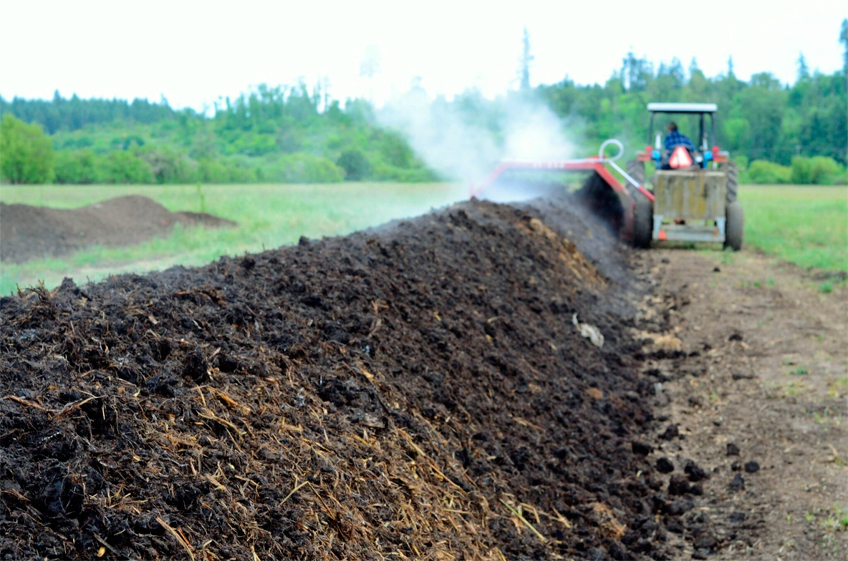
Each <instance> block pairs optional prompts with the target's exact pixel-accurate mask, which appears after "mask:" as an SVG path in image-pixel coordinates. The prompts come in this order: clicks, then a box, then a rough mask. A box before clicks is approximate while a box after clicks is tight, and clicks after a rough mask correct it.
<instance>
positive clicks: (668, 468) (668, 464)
mask: <svg viewBox="0 0 848 561" xmlns="http://www.w3.org/2000/svg"><path fill="white" fill-rule="evenodd" d="M657 471H658V472H660V473H671V472H673V471H674V463H672V461H671V460H669V459H668V458H666V457H662V458H659V459H658V460H657Z"/></svg>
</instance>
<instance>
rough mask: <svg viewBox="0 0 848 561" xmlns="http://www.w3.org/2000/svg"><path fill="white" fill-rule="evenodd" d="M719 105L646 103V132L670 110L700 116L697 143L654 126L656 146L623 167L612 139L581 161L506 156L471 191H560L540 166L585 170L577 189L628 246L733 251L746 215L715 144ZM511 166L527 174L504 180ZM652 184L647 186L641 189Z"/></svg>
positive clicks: (503, 197)
mask: <svg viewBox="0 0 848 561" xmlns="http://www.w3.org/2000/svg"><path fill="white" fill-rule="evenodd" d="M717 110H718V109H717V107H716V105H715V104H714V103H649V104H648V111H649V112H650V114H651V124H650V129H649V133H648V134H649V139H651V138H652V137H653V135H654V133H655V131H654V121H655V117H656V115H660V114H672V115H681V116H683V117H684V118H685V119H688V120H689V121H690V123H691V122H692V121H693V120H695V121H697V129H698V136H697V137H696V139H695V143H693V142H692V141H688V139H687V142H688V144H686V145H676V146H670V147H669V146H667V145H664V142H663V139H662V134H661V133H659V132H656V137H655V138H654V145H653V146H651V145H650V144H648V145H647V146H646V147H645V149H644V151H640V152H639V153H638V156H637V158H636V159H635V160H632V161H629V162H627V165H626V168H627V169H626V170H623V169H621V167H619V166H618V164H616V163H615V162H616V160H618V159H619V158H620V157H621V155H622V153H623V147H622V144H621V142H619V141H618V140H615V139H611V140H607V141H606V142H604V143H603V144H601V148H600V150H599V151H598V155H597V156H592V157H590V158H585V159H582V160H564V161H557V162H527V161H508V162H503V163H501V164H500V165H499V166H498V167H497V168H496V169H495V171H493V172H492V173H491V174H490V175H489V177H487V178H486V179H485V180H484V181H483V182H482V183H481V184H479V185H477V186H475V187H472V189H471V195H472V196H474V197H480V198H486V199H492V200H496V201H502V202H507V201H514V200H518V199H522V198H523V199H527V198H532V197H534V196H536V197H537V196H556V195H557V194H558V193H563V191H564V185H563V184H562V183H550V182H548V183H545V182H544V181H541V182H540V181H539V176H541V175H543V173H544V172H588V173H590V174H591V175H590V176H589V179H588V180H587V181H586V182H585V183H584V184H583V187H582V188H580V189H578V190H577V191H576V192H575V193H574V194H575V195H576V196H577V197H579V198H580V199H582V201H583V202H584V203H585V204H586V205H587V206H588V207H589V208H590V209H591V210H592V211H593V212H594V213H595V214H597V215H598V216H600V217H601V218H602V219H604V220H606V221H607V222H608V223H609V224H610V226H611V227H612V228H613V229H614V230H615V231H616V232H617V233H618V235H619V237H621V238H622V239H623V240H625V241H627V242H628V243H630V244H632V245H633V246H635V247H641V248H649V247H651V246H652V245H668V244H686V245H691V244H711V245H714V246H715V245H718V246H719V247H725V248H731V249H734V250H737V251H738V250H740V249H741V248H742V234H743V231H744V219H745V217H744V213H743V210H742V206H741V205H740V204H739V202H738V201H737V198H736V195H737V191H738V185H737V172H736V164H735V163H734V162H733V161H731V160H730V158H729V157H728V154H727V152H724V151H722V150H720V149H719V147H718V146H717V145H716V143H715V113H716V111H717ZM707 117H709V125H710V127H709V128H708V127H707V126H706V124H707V123H706V118H707ZM669 128H672V127H671V126H669ZM693 128H694V127H693ZM674 130H677V129H676V124H675V125H674ZM609 145H614V146H617V147H618V153H616V154H615V155H613V156H607V155H605V151H606V148H607V147H608V146H609ZM649 162H650V163H651V164H652V167H653V168H655V169H656V171H655V172H654V173H653V175H652V177H651V179H650V182H647V181H646V169H645V164H646V163H649ZM613 171H615V172H617V174H618V176H619V177H621V178H622V179H621V180H619V179H618V177H616V175H615V174H614V173H613ZM513 172H519V174H523V175H524V176H525V179H523V180H516V179H512V180H506V181H505V180H504V178H505V176H507V175H509V174H513V175H516V174H514V173H513ZM528 172H530V173H528ZM528 175H529V176H530V179H529V180H528V177H527V176H528ZM534 176H535V177H534ZM649 184H650V185H652V187H651V189H648V188H646V187H647V185H649Z"/></svg>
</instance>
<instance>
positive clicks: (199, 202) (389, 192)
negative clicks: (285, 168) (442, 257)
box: [0, 183, 467, 295]
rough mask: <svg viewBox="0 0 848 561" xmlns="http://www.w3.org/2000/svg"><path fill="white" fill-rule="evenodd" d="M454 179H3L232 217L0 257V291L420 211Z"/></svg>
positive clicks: (53, 193) (42, 202)
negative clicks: (47, 254) (119, 240)
mask: <svg viewBox="0 0 848 561" xmlns="http://www.w3.org/2000/svg"><path fill="white" fill-rule="evenodd" d="M466 193H467V191H466V190H465V188H464V187H462V186H459V185H455V184H446V183H439V184H397V183H343V184H331V185H245V186H241V185H225V186H221V185H215V186H203V187H202V188H201V189H198V187H197V186H194V185H168V186H114V185H109V186H92V185H85V186H58V185H47V186H9V185H4V186H2V187H0V201H2V202H4V203H7V204H10V203H23V204H29V205H39V206H49V207H53V208H75V207H79V206H83V205H87V204H91V203H95V202H99V201H102V200H105V199H109V198H112V197H117V196H120V195H129V194H138V195H144V196H147V197H150V198H151V199H154V200H156V201H157V202H159V203H161V204H162V205H163V206H165V207H166V208H167V209H168V210H171V211H196V212H209V213H211V214H214V215H216V216H220V217H223V218H228V219H230V220H235V221H236V222H238V224H239V225H238V227H237V228H233V229H222V230H206V229H202V228H191V229H182V228H180V227H179V226H178V227H177V228H175V229H174V231H173V233H172V234H171V236H170V237H169V238H167V239H156V240H151V241H147V242H144V243H142V244H140V245H137V246H133V247H124V248H110V249H106V248H91V249H87V250H85V251H81V252H78V253H75V254H73V255H69V256H66V257H63V258H48V259H44V260H39V261H29V262H26V263H21V264H12V263H0V295H6V294H9V293H10V292H13V291H14V290H16V287H17V286H20V287H24V286H31V285H33V284H35V283H37V282H38V281H40V280H43V281H44V282H45V285H46V286H48V287H53V286H56V285H58V284H59V283H60V282H61V281H62V278H64V277H71V278H73V279H74V280H75V281H76V282H77V283H83V282H85V281H86V280H92V281H94V280H98V279H101V278H104V277H106V276H107V275H110V274H116V273H123V272H145V271H151V270H160V269H164V268H167V267H170V266H173V265H177V264H180V265H202V264H204V263H208V262H210V261H213V260H215V259H217V258H218V257H220V256H221V255H241V254H244V253H245V252H258V251H262V250H263V249H266V248H267V249H270V248H275V247H279V246H281V245H285V244H292V243H295V242H297V240H298V239H299V238H300V236H306V237H309V238H321V237H324V236H334V235H340V234H347V233H350V232H353V231H356V230H361V229H363V228H368V227H371V226H377V225H379V224H382V223H384V222H387V221H389V220H392V219H396V218H403V217H408V216H414V215H419V214H422V213H424V212H427V211H428V210H430V209H431V208H433V207H440V206H444V205H446V204H449V203H451V202H454V201H456V200H459V199H461V198H463V197H464V196H466Z"/></svg>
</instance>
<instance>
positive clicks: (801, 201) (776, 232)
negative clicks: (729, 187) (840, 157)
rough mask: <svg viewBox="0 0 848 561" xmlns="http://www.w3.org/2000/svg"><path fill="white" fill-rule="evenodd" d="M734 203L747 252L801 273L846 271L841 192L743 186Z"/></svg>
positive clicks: (847, 232)
mask: <svg viewBox="0 0 848 561" xmlns="http://www.w3.org/2000/svg"><path fill="white" fill-rule="evenodd" d="M739 201H740V202H741V203H742V205H743V207H744V208H745V245H746V247H748V248H751V247H755V248H757V249H761V250H762V251H765V252H766V253H770V254H772V255H775V256H776V257H779V258H781V259H784V260H786V261H791V262H792V263H795V264H797V265H799V266H801V267H804V268H809V267H814V268H818V269H823V270H828V271H848V188H846V187H845V186H841V187H818V186H816V187H813V186H790V185H786V186H784V185H780V186H759V185H743V186H742V187H741V188H740V189H739ZM830 289H831V290H832V286H831V287H830ZM822 291H823V292H827V287H823V288H822Z"/></svg>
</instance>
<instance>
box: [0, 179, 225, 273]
mask: <svg viewBox="0 0 848 561" xmlns="http://www.w3.org/2000/svg"><path fill="white" fill-rule="evenodd" d="M175 224H182V225H183V226H205V227H207V228H223V227H231V226H235V225H236V223H235V222H233V221H231V220H225V219H223V218H218V217H217V216H212V215H211V214H206V213H202V212H171V211H169V210H168V209H166V208H165V207H164V206H162V205H160V204H159V203H157V202H156V201H154V200H153V199H150V198H148V197H142V196H139V195H127V196H123V197H115V198H113V199H109V200H106V201H103V202H99V203H94V204H91V205H87V206H84V207H80V208H73V209H57V208H47V207H40V206H29V205H21V204H12V205H7V204H5V203H0V260H2V261H6V262H12V263H20V262H23V261H28V260H30V259H43V258H44V257H46V256H53V257H57V256H61V255H66V254H68V253H72V252H74V251H77V250H80V249H83V248H86V247H90V246H95V245H99V246H104V247H118V246H124V245H133V244H137V243H140V242H142V241H144V240H148V239H150V238H155V237H163V236H166V235H168V234H169V233H170V232H171V229H172V228H173V227H174V225H175Z"/></svg>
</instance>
